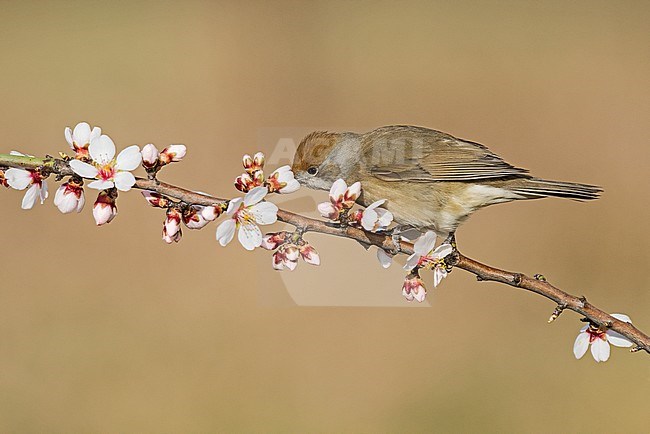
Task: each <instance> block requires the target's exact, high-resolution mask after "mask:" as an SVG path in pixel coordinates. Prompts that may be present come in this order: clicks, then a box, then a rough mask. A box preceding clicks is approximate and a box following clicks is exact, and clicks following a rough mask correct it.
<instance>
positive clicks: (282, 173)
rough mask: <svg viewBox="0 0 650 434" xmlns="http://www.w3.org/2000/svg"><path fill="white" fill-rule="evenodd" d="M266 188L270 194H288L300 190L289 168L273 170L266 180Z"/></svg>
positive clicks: (283, 167)
mask: <svg viewBox="0 0 650 434" xmlns="http://www.w3.org/2000/svg"><path fill="white" fill-rule="evenodd" d="M266 186H267V187H268V188H269V192H271V193H275V192H277V193H281V194H289V193H293V192H294V191H296V190H298V189H299V188H300V183H299V182H298V180H297V179H295V178H294V175H293V172H292V171H291V167H290V166H282V167H279V168H278V169H275V171H273V173H271V175H270V176H269V177H268V178H267V179H266Z"/></svg>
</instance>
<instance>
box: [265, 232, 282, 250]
mask: <svg viewBox="0 0 650 434" xmlns="http://www.w3.org/2000/svg"><path fill="white" fill-rule="evenodd" d="M287 235H288V233H287V232H285V231H282V232H274V233H269V234H266V235H264V238H263V239H262V246H261V247H262V248H264V249H266V250H275V249H277V248H278V246H279V245H281V244H284V242H285V240H286V239H287Z"/></svg>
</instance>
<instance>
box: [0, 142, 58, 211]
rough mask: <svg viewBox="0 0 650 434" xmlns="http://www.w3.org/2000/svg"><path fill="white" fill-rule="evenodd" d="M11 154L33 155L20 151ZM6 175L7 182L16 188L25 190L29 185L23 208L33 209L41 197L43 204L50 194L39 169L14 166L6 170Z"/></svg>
mask: <svg viewBox="0 0 650 434" xmlns="http://www.w3.org/2000/svg"><path fill="white" fill-rule="evenodd" d="M9 154H10V155H17V156H21V157H31V155H26V154H22V153H20V152H18V151H11V152H10V153H9ZM4 177H5V180H6V182H7V184H9V186H10V187H11V188H13V189H14V190H24V189H26V188H27V187H29V188H28V189H27V191H26V192H25V196H24V197H23V201H22V204H21V208H22V209H32V208H33V207H34V205H35V204H36V201H37V200H39V199H40V200H41V205H42V204H43V202H45V199H47V197H48V195H49V194H48V191H47V181H45V178H44V177H43V175H42V174H41V172H40V171H38V170H28V169H16V168H14V167H12V168H10V169H7V170H6V171H5V174H4Z"/></svg>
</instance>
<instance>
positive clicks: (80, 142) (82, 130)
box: [72, 122, 90, 148]
mask: <svg viewBox="0 0 650 434" xmlns="http://www.w3.org/2000/svg"><path fill="white" fill-rule="evenodd" d="M72 140H73V141H74V142H76V144H77V147H79V148H83V147H84V146H86V145H87V144H88V143H90V125H88V123H87V122H79V123H78V124H77V126H75V127H74V131H73V132H72Z"/></svg>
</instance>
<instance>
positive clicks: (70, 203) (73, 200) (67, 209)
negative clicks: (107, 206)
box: [54, 182, 86, 214]
mask: <svg viewBox="0 0 650 434" xmlns="http://www.w3.org/2000/svg"><path fill="white" fill-rule="evenodd" d="M85 203H86V199H85V197H84V190H83V188H82V187H81V186H80V185H79V184H76V183H74V182H66V183H64V184H61V186H60V187H59V188H58V190H57V191H56V194H55V195H54V205H56V207H57V208H59V211H61V212H62V213H63V214H68V213H71V212H73V211H77V212H81V210H82V209H83V207H84V204H85Z"/></svg>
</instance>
